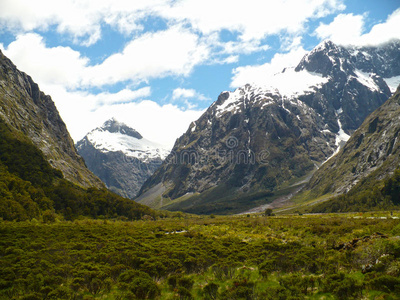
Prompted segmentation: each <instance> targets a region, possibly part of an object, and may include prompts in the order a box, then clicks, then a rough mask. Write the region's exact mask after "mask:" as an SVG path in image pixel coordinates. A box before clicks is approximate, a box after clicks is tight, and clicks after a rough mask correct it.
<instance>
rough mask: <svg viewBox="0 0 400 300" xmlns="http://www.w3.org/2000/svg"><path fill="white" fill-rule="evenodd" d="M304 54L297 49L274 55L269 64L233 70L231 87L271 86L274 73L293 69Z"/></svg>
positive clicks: (302, 50)
mask: <svg viewBox="0 0 400 300" xmlns="http://www.w3.org/2000/svg"><path fill="white" fill-rule="evenodd" d="M306 53H307V51H306V50H304V49H303V48H302V47H297V48H295V49H292V50H291V51H290V52H288V53H277V54H275V55H274V57H273V58H272V59H271V62H269V63H265V64H262V65H255V66H254V65H249V66H244V67H238V68H236V69H234V70H233V77H232V82H231V87H233V88H235V87H240V86H243V85H245V84H247V83H250V84H257V85H273V77H274V75H275V74H276V73H281V72H282V71H283V69H284V68H290V67H295V66H296V65H297V64H298V63H299V62H300V60H301V59H302V58H303V56H304V55H305V54H306Z"/></svg>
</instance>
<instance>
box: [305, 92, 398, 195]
mask: <svg viewBox="0 0 400 300" xmlns="http://www.w3.org/2000/svg"><path fill="white" fill-rule="evenodd" d="M399 133H400V87H399V88H398V89H397V92H396V93H395V94H394V95H393V97H391V98H390V99H389V100H388V101H386V102H385V103H384V104H383V105H382V106H381V107H379V108H378V109H377V110H376V111H374V112H373V113H372V114H371V115H370V116H368V117H367V118H366V119H365V121H364V123H363V124H362V125H361V126H360V128H359V129H358V130H357V131H356V132H355V133H354V134H353V135H352V137H351V138H350V140H349V141H348V142H347V143H346V145H345V146H344V148H343V149H342V150H341V151H340V152H339V153H338V155H336V156H335V157H333V158H332V159H330V160H329V161H328V162H326V163H325V164H324V165H323V166H322V167H321V168H320V169H319V170H318V171H317V172H316V173H315V174H314V176H313V177H312V178H311V180H310V182H309V184H308V185H307V186H306V187H305V192H304V193H307V194H308V195H309V197H318V196H321V195H324V194H334V195H335V194H336V195H337V194H344V193H348V192H349V191H351V189H352V188H353V187H355V186H356V185H357V189H358V190H363V186H364V187H366V186H369V185H371V183H376V182H378V181H379V180H382V179H384V178H386V177H388V176H391V174H393V172H394V171H395V170H396V169H397V168H399V165H400V147H399V143H398V139H399Z"/></svg>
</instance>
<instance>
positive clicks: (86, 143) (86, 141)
mask: <svg viewBox="0 0 400 300" xmlns="http://www.w3.org/2000/svg"><path fill="white" fill-rule="evenodd" d="M76 148H77V150H78V153H79V154H80V155H82V157H83V158H84V159H85V162H86V164H87V166H88V168H89V169H90V170H91V171H92V172H93V173H94V174H96V175H97V176H98V177H99V178H100V179H101V180H102V181H103V182H104V183H105V184H106V185H107V187H108V188H109V189H110V190H112V191H114V192H115V193H117V194H119V195H121V196H124V197H127V198H130V199H133V198H134V197H135V196H136V194H137V193H138V191H139V189H140V187H141V186H142V184H143V183H144V182H145V181H146V179H147V178H149V177H150V176H151V175H152V174H153V173H154V171H155V170H156V169H157V168H158V167H159V166H160V165H161V163H162V161H163V160H164V159H165V157H166V156H167V155H168V154H169V150H167V149H165V148H164V147H162V146H161V145H158V144H156V143H153V142H151V141H149V140H146V139H145V138H143V137H142V136H141V135H140V133H138V132H137V131H136V130H134V129H132V128H130V127H129V126H127V125H125V124H123V123H119V122H118V121H117V120H115V119H111V120H108V121H106V122H105V123H104V125H103V126H101V127H99V128H96V129H94V130H92V131H91V132H89V133H88V134H87V135H86V136H85V137H84V138H83V139H82V140H80V141H79V142H78V143H77V144H76Z"/></svg>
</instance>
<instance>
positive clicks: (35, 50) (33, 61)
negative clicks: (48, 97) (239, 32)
mask: <svg viewBox="0 0 400 300" xmlns="http://www.w3.org/2000/svg"><path fill="white" fill-rule="evenodd" d="M177 45H179V47H177ZM209 53H210V51H209V49H208V47H207V46H206V45H205V44H203V43H202V42H201V41H200V40H199V38H198V36H197V35H195V34H193V33H191V32H189V31H187V30H185V29H182V28H180V27H172V28H170V29H168V30H165V31H159V32H156V33H148V34H145V35H143V36H141V37H139V38H137V39H135V40H132V41H131V42H130V43H128V44H127V45H126V47H125V48H124V50H123V51H122V52H121V53H117V54H114V55H111V56H110V57H108V58H107V59H105V60H104V61H103V62H102V63H100V64H98V65H95V66H89V59H88V58H86V57H82V56H81V55H80V53H79V52H78V51H75V50H72V49H71V48H69V47H61V46H59V47H52V48H48V47H47V46H46V45H45V43H44V40H43V38H42V37H41V36H40V35H38V34H36V33H27V34H23V35H19V36H18V37H17V39H16V40H15V41H14V42H12V43H11V44H9V45H8V47H7V48H6V50H5V55H6V56H8V57H9V58H10V59H11V60H12V61H13V62H14V63H15V64H16V65H17V66H18V67H19V68H20V69H21V70H23V71H24V72H26V73H28V74H30V75H31V76H33V77H34V78H35V80H36V81H37V82H38V83H39V84H48V85H51V84H60V85H62V86H65V87H68V88H77V87H87V86H103V85H112V84H115V83H118V82H123V81H129V80H130V81H132V82H133V83H134V84H136V85H137V84H139V83H140V82H143V81H148V80H149V79H151V78H160V77H165V76H187V75H189V74H190V72H191V71H192V70H193V68H194V67H195V66H196V65H198V64H200V63H201V62H203V61H205V60H207V58H208V56H209Z"/></svg>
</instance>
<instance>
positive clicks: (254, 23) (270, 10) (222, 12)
mask: <svg viewBox="0 0 400 300" xmlns="http://www.w3.org/2000/svg"><path fill="white" fill-rule="evenodd" d="M344 7H345V6H344V5H343V2H342V1H341V0H287V1H260V0H248V1H231V0H219V1H214V0H203V1H198V0H186V1H176V2H174V3H173V5H172V7H171V8H170V9H165V10H163V11H162V12H160V13H161V14H162V15H163V16H165V17H166V18H168V19H175V20H178V21H186V22H188V23H190V24H191V25H192V26H193V27H194V28H195V29H196V30H199V31H201V32H202V33H204V34H210V33H212V32H217V31H220V30H222V29H226V30H229V31H232V32H239V33H240V37H241V39H242V40H247V41H251V40H260V39H263V38H264V37H266V36H267V35H271V34H278V33H280V32H282V31H284V32H288V33H298V32H300V31H302V30H303V29H304V24H305V23H306V22H307V20H308V19H310V18H320V17H323V16H326V15H328V14H330V13H333V12H335V11H338V10H343V9H344Z"/></svg>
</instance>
